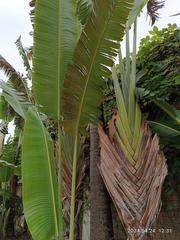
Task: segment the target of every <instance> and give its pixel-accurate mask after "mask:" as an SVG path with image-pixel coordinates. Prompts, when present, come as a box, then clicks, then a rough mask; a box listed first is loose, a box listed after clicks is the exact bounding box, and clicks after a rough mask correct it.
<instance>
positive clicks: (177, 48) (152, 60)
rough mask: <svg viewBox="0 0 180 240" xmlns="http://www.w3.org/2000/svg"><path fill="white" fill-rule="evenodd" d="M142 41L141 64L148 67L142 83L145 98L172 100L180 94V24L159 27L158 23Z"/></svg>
mask: <svg viewBox="0 0 180 240" xmlns="http://www.w3.org/2000/svg"><path fill="white" fill-rule="evenodd" d="M149 33H150V36H146V37H145V38H143V39H142V40H141V42H140V47H139V52H138V55H137V68H138V69H139V70H143V71H144V75H143V76H142V77H141V78H140V80H139V81H138V84H137V85H138V87H141V88H144V89H145V96H143V97H145V98H144V100H143V101H144V102H146V101H147V100H152V99H153V98H160V99H161V100H164V101H169V102H172V103H173V101H174V99H175V98H177V97H178V96H179V91H178V90H179V84H180V55H179V53H180V30H179V29H178V28H177V26H176V24H172V25H171V24H169V25H168V27H167V28H163V29H162V30H158V28H157V27H156V26H154V27H153V30H152V31H150V32H149Z"/></svg>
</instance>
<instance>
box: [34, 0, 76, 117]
mask: <svg viewBox="0 0 180 240" xmlns="http://www.w3.org/2000/svg"><path fill="white" fill-rule="evenodd" d="M35 13H36V14H35V19H34V51H33V54H34V55H33V90H34V93H35V97H36V100H37V102H38V104H39V105H40V106H42V109H41V111H43V112H44V113H46V114H48V115H49V116H53V117H58V118H60V112H61V110H60V104H61V103H60V102H61V100H60V98H61V90H62V85H63V81H64V76H65V72H66V69H67V65H68V64H69V63H71V61H72V55H73V51H74V47H75V44H76V42H77V38H78V35H79V34H78V32H79V29H78V27H79V24H78V20H77V17H76V4H75V0H51V1H49V0H38V1H36V6H35Z"/></svg>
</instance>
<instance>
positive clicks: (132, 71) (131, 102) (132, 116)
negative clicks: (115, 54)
mask: <svg viewBox="0 0 180 240" xmlns="http://www.w3.org/2000/svg"><path fill="white" fill-rule="evenodd" d="M136 39H137V19H136V20H135V22H134V31H133V53H132V64H131V69H130V74H131V78H130V85H129V106H128V116H129V119H130V126H131V130H132V132H133V131H134V123H135V106H136V104H135V87H136V45H137V40H136ZM129 57H130V55H129Z"/></svg>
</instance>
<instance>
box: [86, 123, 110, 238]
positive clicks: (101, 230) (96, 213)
mask: <svg viewBox="0 0 180 240" xmlns="http://www.w3.org/2000/svg"><path fill="white" fill-rule="evenodd" d="M90 140H91V147H90V204H91V220H90V240H110V239H113V238H112V235H113V234H112V219H111V208H110V199H109V195H108V193H107V190H106V188H105V185H104V183H103V180H102V178H101V175H100V173H99V169H98V163H99V161H100V147H99V136H98V131H97V127H96V126H94V125H91V126H90Z"/></svg>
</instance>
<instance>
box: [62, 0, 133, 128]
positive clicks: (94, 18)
mask: <svg viewBox="0 0 180 240" xmlns="http://www.w3.org/2000/svg"><path fill="white" fill-rule="evenodd" d="M132 2H133V1H132V0H106V1H104V0H99V1H95V2H94V3H93V12H92V14H91V16H90V17H89V19H88V20H87V23H86V25H85V28H84V30H83V32H82V34H81V37H80V41H79V42H78V44H77V47H76V50H75V54H74V59H73V60H74V64H73V65H71V66H69V69H68V72H67V74H66V77H65V89H64V115H65V116H64V117H65V127H66V129H67V130H70V131H76V132H77V131H78V128H79V126H84V125H85V124H87V123H88V122H89V121H90V120H91V121H93V120H94V118H95V116H97V113H98V108H97V105H98V104H99V103H100V100H101V97H100V96H101V88H102V83H103V80H102V78H103V77H109V75H110V70H109V68H108V67H112V66H113V60H114V58H115V57H116V56H117V54H118V49H119V41H120V40H121V39H122V37H123V35H124V29H125V24H126V21H127V19H128V14H129V11H130V10H131V7H132ZM102 9H103V10H102Z"/></svg>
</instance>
